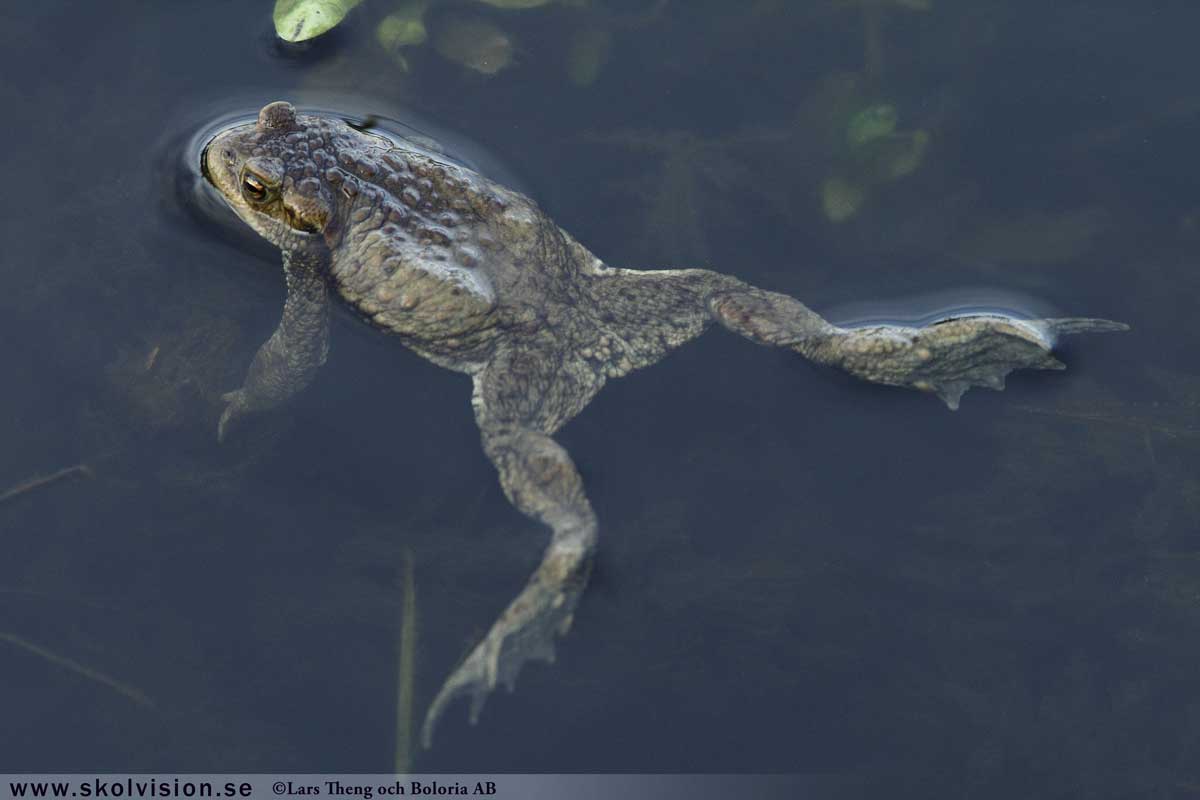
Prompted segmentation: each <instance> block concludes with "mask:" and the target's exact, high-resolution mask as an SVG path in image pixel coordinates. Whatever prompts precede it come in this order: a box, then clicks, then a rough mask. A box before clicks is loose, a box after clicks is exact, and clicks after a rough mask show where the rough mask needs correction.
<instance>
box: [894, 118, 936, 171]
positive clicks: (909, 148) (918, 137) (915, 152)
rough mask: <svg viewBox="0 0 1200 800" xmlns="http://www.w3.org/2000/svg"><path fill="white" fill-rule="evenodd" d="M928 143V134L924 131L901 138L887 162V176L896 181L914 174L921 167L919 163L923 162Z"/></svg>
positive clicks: (914, 132)
mask: <svg viewBox="0 0 1200 800" xmlns="http://www.w3.org/2000/svg"><path fill="white" fill-rule="evenodd" d="M929 142H930V137H929V132H928V131H925V130H917V131H913V132H912V133H911V134H909V135H907V136H903V137H901V138H900V140H899V142H898V144H897V146H896V147H895V148H894V149H893V151H892V153H891V158H890V159H889V161H888V165H887V176H888V177H889V178H891V179H896V178H903V177H904V176H906V175H911V174H913V173H914V172H916V171H917V168H918V167H920V166H921V162H922V161H924V160H925V152H926V151H927V150H928V149H929Z"/></svg>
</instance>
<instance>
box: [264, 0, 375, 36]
mask: <svg viewBox="0 0 1200 800" xmlns="http://www.w3.org/2000/svg"><path fill="white" fill-rule="evenodd" d="M360 2H362V0H276V2H275V11H274V13H273V14H272V19H273V20H274V22H275V34H276V35H277V36H278V37H279V38H280V39H283V40H284V41H285V42H303V41H307V40H308V39H313V38H315V37H317V36H320V35H321V34H323V33H325V32H326V31H329V30H331V29H333V28H334V27H336V26H337V25H338V24H339V23H340V22H341V21H342V20H343V19H345V18H346V14H348V13H350V10H351V9H352V8H354V7H355V6H357V5H358V4H359V3H360Z"/></svg>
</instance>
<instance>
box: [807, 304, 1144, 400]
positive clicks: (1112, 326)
mask: <svg viewBox="0 0 1200 800" xmlns="http://www.w3.org/2000/svg"><path fill="white" fill-rule="evenodd" d="M1125 330H1129V326H1128V325H1125V324H1123V323H1120V322H1111V321H1109V320H1105V319H1081V318H1070V319H1035V320H1019V319H1012V318H1008V317H1001V316H995V315H978V316H969V317H957V318H954V319H948V320H944V321H942V322H937V323H934V324H933V325H929V326H927V327H924V328H907V327H898V326H890V325H885V326H879V327H871V328H852V329H844V330H841V331H839V332H838V333H837V334H835V335H833V336H830V337H829V338H827V339H825V340H824V341H822V342H821V343H820V344H819V345H818V346H817V347H816V348H815V350H816V352H814V353H813V355H815V356H816V357H818V358H819V359H820V360H821V361H824V362H826V363H834V364H837V365H838V366H841V367H842V368H843V369H845V370H846V371H847V372H850V373H851V374H852V375H855V376H857V377H860V378H863V379H865V380H869V381H873V382H875V383H886V384H890V385H893V386H909V387H912V388H914V389H920V390H921V391H925V392H934V393H936V394H937V395H938V397H940V398H942V400H943V401H944V402H945V403H946V405H947V406H949V407H950V409H951V410H954V409H957V408H958V403H959V400H960V399H961V398H962V395H963V393H964V392H966V391H967V389H970V388H971V387H972V386H985V387H987V388H989V389H995V390H997V391H999V390H1001V389H1003V388H1004V378H1005V376H1007V375H1008V373H1010V372H1012V371H1013V370H1016V369H1065V368H1066V367H1065V366H1064V364H1063V363H1062V362H1061V361H1059V360H1058V359H1057V358H1055V357H1054V355H1053V354H1052V352H1051V350H1052V349H1053V347H1054V343H1055V341H1056V339H1057V337H1058V336H1059V335H1063V334H1075V333H1103V332H1109V331H1125Z"/></svg>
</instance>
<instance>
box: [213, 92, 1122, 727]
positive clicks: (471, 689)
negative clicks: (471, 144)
mask: <svg viewBox="0 0 1200 800" xmlns="http://www.w3.org/2000/svg"><path fill="white" fill-rule="evenodd" d="M204 172H205V175H206V177H207V178H208V179H209V181H210V182H211V183H212V184H213V186H215V187H216V188H217V190H218V191H220V192H221V194H222V195H223V196H224V197H225V199H226V200H227V201H228V203H229V204H230V205H231V206H232V207H233V209H234V210H235V211H236V212H237V213H238V214H239V215H240V216H241V217H242V218H243V219H244V220H245V221H246V222H247V223H248V224H250V225H251V226H252V227H254V229H255V230H257V231H258V232H259V233H260V234H262V235H263V236H264V237H266V238H267V239H268V240H270V241H271V242H273V243H274V244H276V245H277V246H278V247H279V248H280V249H281V250H282V251H283V265H284V274H285V276H286V278H287V284H288V295H287V300H286V302H285V305H284V312H283V319H282V320H281V322H280V324H279V327H278V329H277V330H276V331H275V333H274V334H273V335H272V336H271V338H270V339H269V340H268V341H267V342H266V343H265V344H264V345H263V346H262V348H261V349H260V350H259V352H258V354H257V355H256V357H255V359H254V361H253V363H252V364H251V366H250V369H249V371H248V373H247V375H246V380H245V383H244V385H243V386H242V388H240V389H238V390H236V391H234V392H231V393H230V394H229V395H227V396H226V399H227V400H228V401H229V405H228V406H227V408H226V409H225V412H224V414H223V415H222V416H221V421H220V425H219V427H218V436H219V437H220V438H224V437H225V436H226V434H227V433H228V431H229V430H230V428H231V426H232V425H233V424H234V423H235V422H236V421H237V420H239V419H240V418H242V417H243V416H244V415H246V414H248V413H250V412H253V411H258V410H262V409H267V408H270V407H272V406H275V405H278V404H279V403H281V402H283V401H284V400H286V399H287V398H288V397H289V396H290V395H292V394H294V393H295V392H296V391H298V390H300V389H302V388H303V387H304V386H305V385H306V384H307V383H308V382H309V381H310V380H311V378H312V376H313V375H314V373H315V372H316V370H317V369H318V368H319V367H320V365H321V364H322V363H324V360H325V355H326V353H327V350H328V344H327V342H328V329H329V323H328V317H329V312H328V306H329V300H328V293H329V290H330V289H332V290H334V291H336V292H337V293H338V294H340V295H341V296H342V298H343V299H344V300H345V301H346V302H347V303H349V305H350V306H351V307H352V308H354V309H356V310H357V311H358V312H359V313H360V314H362V315H363V316H364V317H365V318H366V319H368V320H370V321H371V322H372V323H374V324H375V325H376V326H378V327H379V328H381V329H383V330H385V331H387V332H389V333H392V334H395V335H396V336H398V337H399V338H400V340H401V341H402V342H403V343H404V344H406V345H407V346H408V347H410V348H411V349H413V350H414V351H416V352H417V353H420V354H421V355H423V356H425V357H426V358H428V359H430V360H431V361H433V362H434V363H436V364H439V365H441V366H443V367H446V368H448V369H453V370H458V371H460V372H465V373H468V374H469V375H471V376H472V378H473V379H474V386H475V388H474V393H473V396H472V406H473V407H474V410H475V418H476V421H477V422H478V424H479V428H480V432H481V434H482V439H483V449H484V452H485V453H486V454H487V456H488V458H490V459H491V460H492V463H493V464H495V466H496V469H497V470H498V472H499V475H500V482H501V485H502V486H503V488H504V492H505V495H506V496H507V497H508V498H509V500H510V501H511V502H512V503H513V505H515V506H516V507H517V508H518V509H520V510H521V511H522V512H523V513H525V514H526V515H528V516H530V517H532V518H534V519H537V520H540V521H541V522H543V523H545V524H546V525H547V526H548V527H549V528H550V529H551V531H552V538H551V542H550V545H549V547H548V548H547V550H546V553H545V556H544V558H543V561H542V563H541V565H540V566H539V567H538V569H537V571H536V572H535V573H534V574H533V576H532V577H531V578H530V579H529V582H528V584H527V585H526V586H525V588H524V590H523V591H522V592H521V593H520V594H519V595H518V596H517V598H516V599H514V600H513V601H512V603H510V604H509V606H508V608H507V609H506V610H505V611H504V612H503V614H501V616H500V617H499V619H497V621H496V622H495V623H494V624H493V625H492V628H491V630H490V631H489V632H488V634H487V636H486V637H485V638H484V640H483V641H482V642H481V643H480V644H479V645H478V646H477V647H476V648H475V649H474V650H473V651H472V652H471V654H470V655H469V656H468V657H467V659H466V661H464V662H463V663H462V664H461V665H460V666H459V667H458V668H457V669H456V670H455V671H454V672H453V673H452V674H451V675H450V677H449V678H448V679H447V680H446V682H445V683H444V685H443V686H442V688H441V691H440V692H439V693H438V695H437V697H436V698H435V699H434V701H433V703H432V705H431V707H430V709H429V712H428V714H427V716H426V721H425V728H424V738H425V741H426V743H427V744H428V742H429V740H430V737H431V735H432V730H433V726H434V724H435V723H436V721H437V719H438V718H439V716H440V715H441V713H442V712H443V710H444V709H445V707H446V705H447V704H448V703H449V702H450V701H451V700H453V699H454V698H455V697H457V696H458V695H460V694H469V695H470V696H471V698H472V704H471V719H472V721H474V720H475V719H476V718H477V716H478V714H479V711H480V709H481V707H482V705H483V701H484V700H485V699H486V697H487V695H488V694H489V693H490V692H491V691H492V689H494V688H495V686H496V684H497V683H498V682H501V681H503V682H505V683H507V684H508V685H509V686H510V687H511V685H512V683H513V681H514V680H515V678H516V675H517V672H518V670H519V669H520V667H521V665H522V664H523V663H524V662H525V661H527V660H529V659H532V658H535V657H540V658H544V659H546V660H552V659H553V645H554V638H555V636H556V635H560V634H563V633H565V632H566V631H567V629H568V628H569V627H570V624H571V618H572V613H573V611H574V608H575V605H576V602H577V601H578V598H579V595H580V593H581V592H582V590H583V587H584V585H585V583H586V581H587V574H588V569H589V565H590V558H591V554H592V552H593V550H594V548H595V544H596V517H595V515H594V514H593V512H592V508H591V506H590V505H589V503H588V500H587V496H586V494H585V493H584V488H583V483H582V481H581V480H580V477H579V473H578V471H577V470H576V469H575V466H574V464H573V463H572V462H571V458H570V456H569V455H568V454H567V452H566V451H565V450H564V449H563V448H562V447H561V446H560V445H559V444H558V443H557V442H556V441H555V440H554V439H553V438H552V435H553V434H554V432H555V431H556V430H558V428H560V427H561V426H562V425H563V424H564V423H565V422H567V421H568V420H569V419H571V418H572V417H573V416H575V415H576V414H578V413H579V412H580V411H581V410H582V409H583V408H584V406H586V405H587V404H588V402H589V401H590V400H591V399H592V397H594V396H595V394H596V392H598V391H599V390H600V388H601V387H602V386H603V385H604V382H605V381H606V380H608V379H609V378H615V377H619V376H621V375H624V374H626V373H628V372H630V371H631V370H634V369H638V368H640V367H644V366H648V365H650V364H653V363H654V362H655V361H657V360H659V359H660V358H662V357H663V356H664V355H666V354H667V353H668V352H669V351H671V350H672V349H674V348H675V347H678V346H679V345H681V344H683V343H684V342H686V341H688V340H689V339H691V338H693V337H694V336H696V335H697V334H699V333H700V332H701V331H703V330H704V329H705V328H707V327H708V326H709V325H710V324H711V323H713V322H719V323H720V324H721V325H723V326H724V327H726V328H728V329H730V330H732V331H734V332H736V333H738V334H741V335H742V336H745V337H747V338H749V339H751V340H753V341H756V342H758V343H760V344H769V345H775V346H781V347H788V348H791V349H792V350H795V351H796V352H798V353H800V354H802V355H803V356H805V357H807V358H810V359H813V360H815V361H818V362H820V363H823V364H829V365H833V366H838V367H841V368H842V369H845V370H847V371H848V372H850V373H852V374H854V375H857V376H859V377H861V378H864V379H866V380H870V381H875V382H878V383H886V384H892V385H897V386H909V387H913V388H917V389H920V390H923V391H930V392H936V393H938V394H939V395H940V396H941V397H942V399H943V400H945V402H946V403H947V404H948V405H949V406H950V407H951V408H956V407H957V405H958V400H959V397H960V396H961V395H962V393H963V392H964V391H966V389H967V388H969V387H970V386H987V387H990V388H993V389H1001V388H1003V380H1004V376H1005V375H1007V374H1008V373H1009V372H1010V371H1012V370H1013V369H1017V368H1022V367H1032V368H1036V369H1061V368H1062V364H1061V363H1060V362H1058V361H1057V360H1056V359H1055V358H1054V357H1053V356H1052V355H1051V354H1050V349H1051V345H1052V343H1053V339H1054V336H1055V334H1057V333H1080V332H1085V331H1111V330H1123V329H1124V328H1125V326H1123V325H1120V324H1118V323H1112V322H1108V321H1105V320H1092V319H1066V320H1026V321H1017V320H1011V319H1006V318H1002V317H997V316H973V317H963V318H958V319H953V320H948V321H945V322H942V323H938V324H936V325H932V326H929V327H926V328H920V329H915V328H904V327H892V326H882V327H874V328H859V329H841V328H837V327H835V326H833V325H831V324H829V323H828V322H826V321H825V320H823V319H822V318H821V317H819V316H818V315H817V314H815V313H814V312H813V311H811V310H809V309H808V308H806V307H805V306H804V305H803V304H801V303H800V302H799V301H797V300H794V299H792V298H790V297H787V296H785V295H781V294H775V293H772V292H767V291H763V290H761V289H757V288H754V287H752V286H749V285H747V284H745V283H742V282H741V281H739V280H737V279H736V278H732V277H729V276H726V275H722V274H719V273H716V272H710V271H707V270H659V271H649V272H643V271H635V270H623V269H612V268H609V267H606V266H605V265H604V264H603V263H601V261H600V260H599V259H597V258H596V257H595V256H593V255H592V254H591V253H589V252H588V251H587V250H586V249H584V248H583V247H582V246H581V245H580V244H578V243H577V242H575V241H574V240H573V239H572V238H571V237H570V236H569V235H568V234H566V233H565V232H564V231H562V230H561V229H560V228H558V226H556V225H555V224H554V223H553V222H552V221H551V220H550V219H548V218H547V217H546V216H545V215H544V214H543V213H542V212H541V211H540V210H539V209H538V207H537V206H536V205H535V204H534V203H533V201H532V200H530V199H528V198H527V197H524V196H522V195H520V194H517V193H515V192H512V191H510V190H508V189H505V188H503V187H501V186H498V185H496V184H494V183H492V182H490V181H488V180H486V179H485V178H483V177H481V176H479V175H477V174H475V173H473V172H471V171H469V170H466V169H464V168H462V167H460V166H456V165H454V164H450V163H447V162H445V161H443V160H440V159H439V158H438V157H437V156H436V155H432V154H430V153H429V152H427V151H424V150H421V149H419V148H418V147H416V146H415V145H414V146H413V147H412V148H411V149H410V148H406V147H397V146H395V144H394V143H392V142H390V141H387V140H384V139H382V138H380V137H377V136H374V135H371V134H369V133H363V132H361V131H358V130H355V129H353V128H351V127H349V126H348V125H346V124H345V123H343V122H342V121H340V120H337V119H329V118H324V117H319V116H301V115H297V114H296V112H295V110H294V109H293V108H292V106H291V105H289V104H288V103H284V102H276V103H272V104H270V105H268V106H266V107H265V108H264V109H263V110H262V111H261V112H260V114H259V118H258V121H257V123H256V124H249V125H244V126H240V127H236V128H233V129H230V130H228V131H225V132H223V133H221V134H220V135H218V136H217V137H215V138H214V139H213V141H212V142H210V143H209V145H208V147H207V148H206V150H205V155H204Z"/></svg>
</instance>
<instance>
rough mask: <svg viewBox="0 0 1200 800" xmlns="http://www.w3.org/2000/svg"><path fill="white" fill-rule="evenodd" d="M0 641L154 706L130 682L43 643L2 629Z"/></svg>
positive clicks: (139, 703) (148, 706)
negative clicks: (125, 681)
mask: <svg viewBox="0 0 1200 800" xmlns="http://www.w3.org/2000/svg"><path fill="white" fill-rule="evenodd" d="M0 641H4V642H8V643H9V644H11V645H13V646H14V647H19V648H21V649H22V650H25V651H26V652H29V653H33V654H34V655H36V656H41V657H42V658H44V659H46V660H47V661H49V662H50V663H51V664H57V665H58V666H60V667H62V668H63V669H68V670H70V671H71V672H74V673H75V674H77V675H82V676H83V677H85V678H87V679H88V680H93V681H95V682H96V683H102V684H104V685H105V686H107V687H108V688H110V689H112V690H113V691H114V692H117V693H118V694H122V695H124V696H125V697H128V698H129V699H130V700H132V701H133V702H135V703H137V704H138V705H140V706H145V707H146V708H153V707H154V702H153V701H152V700H151V699H150V698H149V697H147V696H146V694H145V693H144V692H142V691H141V690H140V689H135V688H134V687H132V686H130V685H128V684H125V683H121V682H120V681H119V680H117V679H116V678H110V677H109V676H107V675H105V674H104V673H103V672H100V671H98V670H94V669H92V668H91V667H89V666H85V665H84V664H80V663H79V662H78V661H73V660H71V659H69V658H67V657H66V656H60V655H59V654H58V653H54V652H51V651H49V650H47V649H46V648H44V647H42V646H41V645H37V644H34V643H33V642H30V641H27V640H25V639H22V638H21V637H20V636H14V635H13V634H11V633H4V632H2V631H0Z"/></svg>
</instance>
